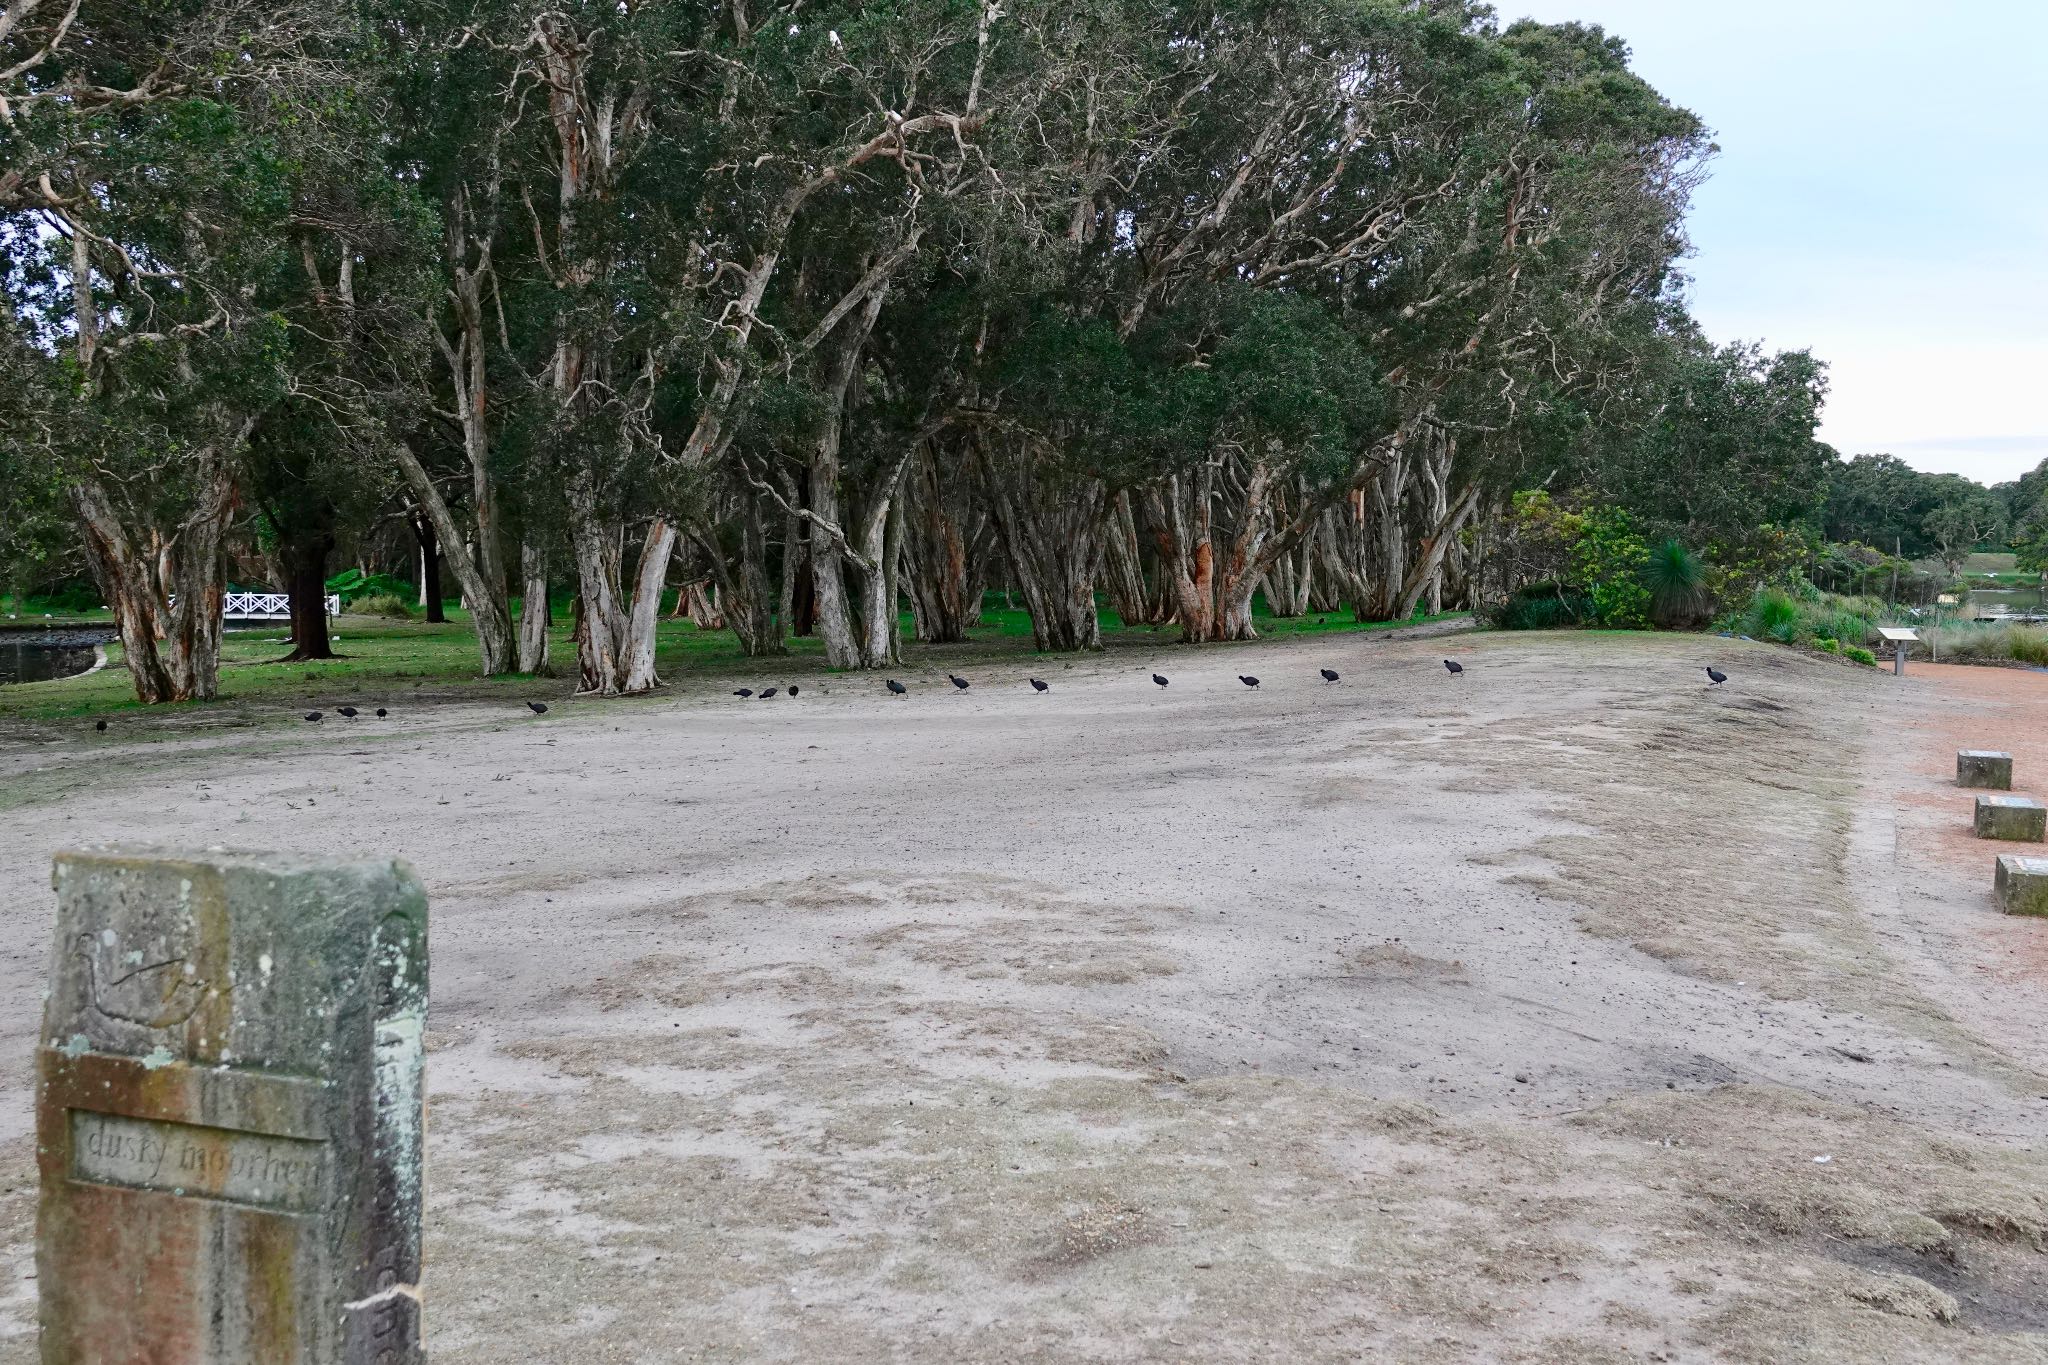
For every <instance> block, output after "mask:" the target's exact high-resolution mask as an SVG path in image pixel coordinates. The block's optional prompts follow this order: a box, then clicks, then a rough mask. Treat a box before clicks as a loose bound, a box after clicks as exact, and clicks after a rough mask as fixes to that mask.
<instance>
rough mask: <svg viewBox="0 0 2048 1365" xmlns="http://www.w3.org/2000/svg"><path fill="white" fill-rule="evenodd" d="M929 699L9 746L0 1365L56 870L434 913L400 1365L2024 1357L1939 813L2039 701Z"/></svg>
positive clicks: (1587, 659) (1784, 695)
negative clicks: (111, 854) (415, 882)
mask: <svg viewBox="0 0 2048 1365" xmlns="http://www.w3.org/2000/svg"><path fill="white" fill-rule="evenodd" d="M1446 655H1449V656H1451V657H1455V658H1458V659H1460V660H1461V661H1463V662H1464V664H1465V666H1466V670H1467V671H1466V673H1465V674H1464V676H1463V677H1462V678H1452V677H1450V676H1449V675H1448V674H1447V673H1446V671H1445V670H1444V668H1443V667H1442V664H1441V662H1440V660H1441V659H1442V658H1443V657H1445V656H1446ZM1708 662H1713V663H1715V664H1717V665H1718V666H1719V667H1721V668H1723V669H1725V670H1726V671H1728V672H1729V673H1730V674H1731V675H1732V678H1733V680H1732V681H1731V682H1730V683H1729V684H1728V685H1727V686H1726V687H1721V688H1715V689H1713V690H1712V691H1708V690H1707V689H1706V688H1704V687H1703V686H1702V684H1703V683H1704V682H1705V675H1704V672H1703V665H1704V664H1705V663H1708ZM954 666H955V667H957V668H960V669H961V670H962V671H969V675H970V676H971V677H972V678H973V682H974V685H973V687H972V688H971V689H969V690H968V691H966V692H957V691H956V690H955V689H953V688H951V687H950V686H948V685H946V683H945V681H944V678H943V676H942V675H943V672H944V670H943V669H940V668H937V667H933V668H932V669H930V670H928V673H927V672H917V673H915V674H913V673H909V672H906V673H905V674H903V675H902V676H903V677H904V678H905V679H906V681H908V682H910V683H911V687H912V690H911V695H910V696H908V697H906V698H900V699H898V698H891V697H889V696H888V695H887V694H886V693H884V692H883V691H882V689H881V687H880V685H879V683H878V682H876V681H873V680H870V679H864V678H862V679H853V678H846V677H837V678H823V679H820V680H817V681H815V682H807V683H805V684H804V688H803V693H802V696H801V697H800V698H798V699H796V700H795V701H790V700H788V699H786V698H778V699H776V700H774V701H771V702H758V701H755V702H742V701H739V700H737V699H734V698H731V697H729V696H727V695H725V692H726V690H727V689H726V688H723V687H708V686H707V687H704V688H701V689H698V690H695V691H688V692H678V693H674V694H670V695H667V696H664V697H662V698H660V699H656V700H653V701H641V702H634V703H601V704H600V703H577V704H568V705H563V706H559V707H557V708H556V709H555V710H554V711H553V712H551V713H550V714H549V715H548V716H546V717H543V718H537V719H536V718H532V717H529V716H527V715H525V713H524V712H523V711H522V712H520V713H519V714H518V715H512V714H507V713H506V711H505V710H504V709H490V710H486V709H484V708H481V707H477V706H473V705H464V706H447V707H441V708H436V709H432V710H428V711H424V712H421V713H417V714H408V713H404V712H401V713H400V714H398V715H396V716H394V718H393V720H392V721H391V722H389V723H388V724H387V725H385V726H383V727H373V726H371V725H369V724H365V723H358V724H357V725H355V726H352V727H350V726H343V725H340V724H327V725H322V726H320V727H317V728H315V727H304V728H302V729H289V728H286V727H284V726H276V727H267V728H258V729H255V730H250V731H242V732H232V733H228V734H225V735H222V734H211V735H205V736H188V737H176V738H169V739H163V740H158V741H153V742H148V743H135V744H132V745H126V746H99V747H96V748H89V747H88V746H87V745H85V744H83V743H80V742H76V741H73V740H69V739H66V740H65V741H63V742H61V743H56V744H32V743H29V742H26V741H21V742H13V743H9V744H7V745H5V746H4V747H0V782H5V783H7V784H9V785H13V784H16V783H28V784H34V789H33V791H32V793H31V794H30V795H29V796H28V797H27V799H26V800H25V803H24V804H20V805H17V806H15V807H14V808H13V809H11V810H10V812H9V820H10V834H11V835H12V837H11V838H10V839H9V840H8V841H7V846H6V851H5V854H4V856H0V913H4V914H5V915H6V916H7V926H6V927H7V932H6V934H5V935H4V942H5V943H6V944H7V945H9V946H8V947H7V948H6V949H5V950H4V957H0V986H4V987H5V989H4V990H0V1037H4V1044H5V1045H4V1048H0V1062H4V1067H0V1138H4V1139H5V1141H4V1142H0V1176H4V1179H0V1185H5V1186H6V1187H7V1191H6V1193H4V1194H0V1247H4V1254H5V1256H6V1258H7V1264H8V1266H10V1267H12V1272H11V1278H10V1279H9V1280H7V1281H6V1282H5V1284H6V1286H7V1287H8V1288H11V1290H12V1294H11V1297H0V1361H15V1360H21V1361H26V1360H28V1359H31V1358H32V1356H33V1351H32V1348H31V1345H30V1343H31V1341H32V1335H31V1332H32V1329H31V1326H30V1323H31V1320H32V1317H33V1294H34V1285H33V1280H32V1279H29V1278H26V1277H27V1276H28V1275H30V1274H31V1273H32V1264H31V1260H30V1250H31V1241H32V1237H31V1224H32V1219H33V1179H34V1177H33V1164H32V1159H31V1158H32V1151H31V1144H30V1140H29V1138H28V1137H27V1132H28V1127H29V1105H30V1074H31V1073H30V1066H29V1050H30V1048H31V1047H32V1045H33V1040H34V1031H35V1014H36V1010H37V1002H38V998H39V992H40V988H41V975H42V969H43V954H44V952H45V948H46V943H45V940H46V934H47V925H48V919H49V893H48V889H47V888H48V882H47V875H48V874H47V865H48V861H47V860H48V854H49V851H50V850H51V849H52V848H54V847H56V846H58V845H60V844H63V843H65V842H68V841H75V840H84V839H88V838H106V837H119V838H124V839H132V840H138V841H144V842H164V843H181V844H192V843H198V844H208V843H230V844H235V845H241V846H249V847H277V848H289V849H296V850H302V851H310V852H317V851H321V850H324V849H336V850H342V849H351V848H355V849H367V850H376V851H380V852H382V851H398V852H400V853H402V854H404V855H405V856H407V857H408V858H410V859H411V860H412V861H413V862H414V863H415V864H416V865H417V867H418V868H419V870H420V872H421V874H422V875H423V876H424V878H425V879H426V881H427V884H428V886H429V888H430V889H431V891H432V893H433V895H434V908H433V914H434V928H433V934H434V947H433V954H434V971H433V982H434V1000H433V1009H434V1015H433V1024H432V1041H431V1047H432V1049H433V1050H432V1054H431V1056H430V1060H429V1078H430V1085H431V1100H430V1104H431V1115H430V1133H431V1137H430V1154H429V1155H430V1163H429V1173H428V1178H429V1185H430V1192H429V1228H428V1242H429V1245H428V1252H429V1258H430V1262H429V1279H428V1285H427V1292H428V1302H429V1322H430V1345H431V1347H432V1349H433V1353H434V1359H435V1361H436V1362H437V1365H469V1363H470V1362H475V1365H514V1363H519V1365H523V1363H524V1362H535V1363H536V1365H537V1363H538V1362H553V1361H561V1360H568V1359H574V1360H577V1361H591V1362H597V1361H668V1360H676V1361H685V1360H751V1359H769V1360H789V1361H816V1360H834V1361H866V1360H883V1359H916V1360H930V1361H964V1360H990V1361H996V1360H1001V1361H1032V1360H1046V1361H1053V1360H1060V1361H1066V1360H1119V1361H1122V1360H1189V1359H1202V1360H1252V1359H1289V1360H1331V1361H1340V1360H1343V1361H1349V1360H1357V1359H1361V1358H1370V1359H1387V1360H1401V1361H1425V1362H1427V1361H1439V1360H1441V1361H1453V1360H1475V1359H1486V1360H1522V1361H1557V1362H1566V1361H1570V1362H1580V1361H1602V1360H1610V1359H1611V1360H1642V1359H1664V1360H1686V1361H1691V1360H1699V1361H1706V1360H1754V1361H1789V1360H1803V1361H1836V1360H1839V1361H1861V1360H1870V1359H1876V1358H1883V1359H1886V1360H1902V1361H1915V1360H1925V1361H1949V1360H1955V1359H1961V1358H1970V1359H1973V1360H1987V1361H2006V1360H2010V1361H2023V1360H2024V1361H2036V1362H2039V1361H2041V1360H2043V1359H2044V1358H2048V1335H2044V1334H2048V1273H2044V1264H2048V1257H2044V1255H2043V1251H2042V1248H2043V1245H2044V1239H2048V1166H2044V1163H2043V1161H2042V1159H2041V1158H2040V1157H2038V1156H2037V1155H2035V1153H2036V1152H2037V1151H2038V1150H2040V1148H2041V1145H2042V1140H2043V1139H2044V1138H2048V1079H2044V1073H2048V1044H2044V1040H2043V1035H2042V1031H2041V1030H2040V1028H2039V1026H2038V1021H2039V1019H2040V1018H2041V1017H2042V1014H2043V1008H2044V1006H2048V970H2044V965H2048V922H2034V921H2020V920H2011V919H2006V918H2004V917H2001V916H1998V915H1997V914H1996V913H1995V911H1994V910H1993V909H1992V907H1991V906H1990V902H1989V894H1988V893H1989V885H1990V876H1989V868H1990V862H1989V855H1988V854H1986V853H1985V852H1984V851H1983V848H1982V846H1981V845H1978V844H1976V842H1975V841H1974V840H1970V839H1968V837H1967V832H1966V831H1967V820H1968V815H1967V812H1968V800H1967V797H1966V796H1964V795H1962V794H1959V793H1957V792H1956V791H1955V790H1954V789H1953V788H1952V787H1944V783H1945V781H1946V778H1947V775H1948V774H1949V773H1951V772H1952V768H1951V767H1950V766H1948V765H1952V761H1953V750H1954V749H1955V748H1957V747H1966V746H1967V747H1980V746H1982V747H2008V748H2018V747H2021V746H2022V744H2023V743H2025V744H2030V745H2032V746H2033V747H2032V748H2028V749H2027V750H2026V752H2025V753H2023V754H2022V767H2023V771H2028V770H2030V771H2034V772H2038V773H2040V774H2041V775H2042V777H2043V785H2048V752H2039V751H2040V750H2041V749H2043V748H2048V739H2042V738H2040V737H2043V736H2048V724H2043V719H2044V708H2048V675H2037V674H2027V673H2018V672H1998V673H1996V674H1993V673H1991V672H1990V671H1988V670H1982V671H1979V670H1959V669H1948V670H1939V671H1937V670H1934V669H1931V668H1924V667H1922V666H1919V665H1915V666H1913V670H1912V675H1911V676H1909V677H1908V678H1907V679H1906V680H1905V681H1904V682H1903V683H1900V682H1899V681H1898V680H1895V679H1892V678H1891V677H1889V676H1888V675H1880V674H1877V673H1875V672H1872V671H1869V670H1859V669H1855V668H1853V667H1851V666H1848V665H1845V664H1839V663H1835V662H1833V661H1826V660H1812V659H1807V658H1803V657H1800V656H1797V655H1795V654H1793V653H1791V652H1789V651H1785V650H1779V649H1773V648H1769V647H1766V646H1762V645H1751V644H1745V643H1742V642H1737V641H1728V640H1719V639H1711V638H1710V639H1702V638H1699V637H1617V636H1596V635H1494V634H1475V635H1469V636H1460V637H1457V638H1452V639H1438V640H1429V639H1422V640H1413V641H1402V640H1397V639H1377V640H1368V639H1366V638H1363V637H1352V638H1348V639H1344V640H1341V641H1333V640H1330V639H1324V640H1320V641H1312V642H1306V641H1305V642H1292V643H1286V644H1265V645H1254V646H1249V647H1244V648H1237V649H1230V650H1205V651H1184V650H1179V649H1175V648H1172V647H1169V646H1164V645H1162V647H1161V648H1160V649H1159V650H1158V651H1157V653H1156V655H1154V656H1150V657H1139V656H1138V655H1137V654H1136V653H1134V652H1126V653H1122V654H1119V655H1116V656H1113V657H1110V658H1097V659H1088V660H1083V661H1079V662H1076V663H1073V664H1071V665H1067V664H1064V663H1061V662H1057V661H1050V660H1035V661H1034V660H1011V661H1003V662H1000V663H989V664H984V665H978V666H975V667H974V668H973V669H972V670H968V669H967V666H966V665H960V664H957V663H956V664H955V665H954ZM1320 666H1328V667H1333V668H1336V669H1338V670H1340V671H1341V672H1342V674H1343V677H1342V680H1341V681H1340V682H1338V683H1335V684H1327V685H1326V684H1324V683H1323V682H1322V681H1321V680H1320V678H1319V677H1318V676H1317V673H1316V670H1317V668H1318V667H1320ZM1034 670H1035V671H1037V674H1038V676H1040V677H1042V678H1045V679H1047V680H1048V681H1049V682H1050V683H1051V684H1052V689H1051V691H1049V692H1047V693H1045V694H1043V695H1040V694H1036V693H1034V692H1033V691H1031V690H1030V689H1029V688H1028V687H1027V686H1025V684H1024V677H1025V675H1026V674H1027V673H1029V672H1032V671H1034ZM1155 670H1156V671H1158V672H1161V673H1163V674H1166V675H1167V676H1169V677H1170V678H1171V680H1172V681H1171V685H1170V686H1169V687H1167V688H1165V689H1160V688H1158V687H1156V686H1154V685H1153V684H1152V683H1151V681H1150V680H1149V675H1150V674H1151V673H1152V672H1153V671H1155ZM1245 673H1249V674H1256V675H1258V676H1259V677H1260V678H1261V680H1262V684H1261V686H1260V687H1259V688H1258V690H1257V691H1252V690H1250V689H1247V688H1245V687H1243V686H1242V685H1241V684H1239V683H1238V682H1237V680H1236V675H1238V674H1245ZM1991 677H1995V679H1996V682H1995V684H1994V683H1990V682H1985V681H1983V679H1985V678H1991ZM763 681H776V680H774V679H765V678H764V679H763ZM2023 733H2024V735H2025V736H2026V738H2025V739H2024V740H2023V738H2022V735H2023ZM87 765H92V766H90V767H88V766H87ZM1957 828H1962V829H1963V830H1964V831H1965V833H1964V834H1963V835H1960V836H1958V835H1957V834H1956V833H1955V830H1956V829H1957Z"/></svg>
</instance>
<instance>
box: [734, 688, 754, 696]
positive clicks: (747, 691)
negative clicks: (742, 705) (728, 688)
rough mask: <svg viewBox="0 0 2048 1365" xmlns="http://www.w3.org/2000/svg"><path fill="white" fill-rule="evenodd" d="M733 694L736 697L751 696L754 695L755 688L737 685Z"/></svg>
mask: <svg viewBox="0 0 2048 1365" xmlns="http://www.w3.org/2000/svg"><path fill="white" fill-rule="evenodd" d="M732 694H733V695H734V696H735V697H751V696H753V695H754V689H753V688H751V687H736V688H734V689H733V693H732Z"/></svg>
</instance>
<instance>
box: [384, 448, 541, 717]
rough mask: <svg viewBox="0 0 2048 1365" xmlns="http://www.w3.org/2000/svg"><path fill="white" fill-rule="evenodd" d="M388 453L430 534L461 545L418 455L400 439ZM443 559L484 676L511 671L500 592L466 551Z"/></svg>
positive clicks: (509, 642) (444, 502)
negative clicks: (472, 629)
mask: <svg viewBox="0 0 2048 1365" xmlns="http://www.w3.org/2000/svg"><path fill="white" fill-rule="evenodd" d="M391 454H392V458H393V459H394V460H395V461H396V462H397V464H398V468H399V472H400V473H402V474H404V475H405V481H406V483H407V484H408V485H409V486H410V487H411V489H412V495H413V498H414V499H415V500H416V501H417V502H418V503H419V505H420V510H421V511H422V512H424V513H426V515H427V517H428V518H429V519H430V520H431V521H432V522H433V524H434V534H435V535H436V536H437V537H439V539H440V542H441V544H443V545H461V544H462V543H463V536H462V528H461V527H459V526H457V525H456V524H455V515H454V513H452V512H450V511H449V510H448V500H447V499H446V498H444V497H442V496H441V490H440V489H439V488H437V487H436V486H435V485H434V480H433V476H432V475H430V474H428V473H427V467H426V466H425V465H424V464H422V463H420V457H419V456H418V455H416V454H414V453H413V449H412V447H411V446H409V445H407V444H405V443H404V442H402V441H401V442H397V443H394V444H393V446H392V447H391ZM443 562H444V563H446V564H447V565H448V566H449V567H450V568H452V569H454V570H455V581H456V583H457V584H458V585H459V586H460V587H461V589H462V600H463V601H464V602H465V603H467V604H468V606H469V614H470V619H471V620H472V621H474V622H475V624H476V641H477V649H478V652H479V653H481V654H482V656H483V672H484V676H485V677H487V678H492V677H496V676H498V675H499V674H501V673H510V672H512V670H513V668H514V666H515V664H516V663H517V656H516V654H515V651H514V646H513V639H512V617H511V613H510V612H509V610H508V609H507V607H506V605H505V595H504V593H503V592H498V593H495V594H494V593H493V592H492V591H491V587H490V584H489V583H488V582H486V581H485V579H484V576H483V571H482V570H481V569H480V568H479V567H478V565H477V563H476V561H475V560H474V559H472V558H471V557H470V556H469V554H468V553H467V552H466V551H461V552H457V553H454V554H450V555H447V556H445V557H444V560H443Z"/></svg>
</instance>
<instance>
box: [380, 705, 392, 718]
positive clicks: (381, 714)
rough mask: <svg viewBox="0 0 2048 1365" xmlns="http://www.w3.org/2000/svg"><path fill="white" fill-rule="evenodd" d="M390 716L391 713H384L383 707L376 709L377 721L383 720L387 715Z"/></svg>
mask: <svg viewBox="0 0 2048 1365" xmlns="http://www.w3.org/2000/svg"><path fill="white" fill-rule="evenodd" d="M390 714H391V713H390V712H389V711H386V710H385V709H384V708H383V707H381V706H380V707H378V708H377V719H378V720H382V719H384V717H386V716H388V715H390Z"/></svg>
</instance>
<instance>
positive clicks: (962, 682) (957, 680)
mask: <svg viewBox="0 0 2048 1365" xmlns="http://www.w3.org/2000/svg"><path fill="white" fill-rule="evenodd" d="M946 681H947V682H949V683H951V684H953V686H955V687H957V688H959V689H960V690H961V691H962V692H965V691H966V690H967V679H965V678H963V677H961V676H960V675H959V674H958V673H948V674H947V675H946Z"/></svg>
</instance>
